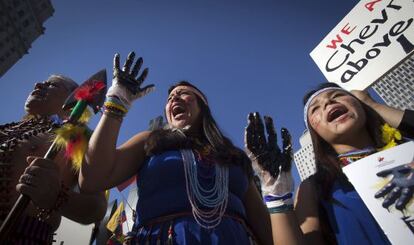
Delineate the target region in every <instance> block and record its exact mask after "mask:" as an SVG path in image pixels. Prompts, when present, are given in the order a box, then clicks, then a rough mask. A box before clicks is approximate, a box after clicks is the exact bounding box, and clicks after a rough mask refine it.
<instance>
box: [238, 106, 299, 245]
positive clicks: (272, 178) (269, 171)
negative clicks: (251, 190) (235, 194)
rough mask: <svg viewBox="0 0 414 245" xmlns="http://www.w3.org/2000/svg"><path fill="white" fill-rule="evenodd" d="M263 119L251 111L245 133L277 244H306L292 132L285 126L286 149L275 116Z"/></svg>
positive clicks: (283, 137)
mask: <svg viewBox="0 0 414 245" xmlns="http://www.w3.org/2000/svg"><path fill="white" fill-rule="evenodd" d="M265 124H266V131H267V134H268V137H267V141H266V137H265V129H264V125H263V122H262V120H261V118H260V115H259V114H258V113H250V114H249V118H248V125H247V127H246V132H245V144H246V148H247V151H248V152H249V157H250V159H251V160H252V162H253V168H254V169H255V171H256V172H257V174H258V176H259V178H260V181H261V189H262V195H263V199H264V201H265V203H266V206H267V209H268V212H269V213H270V220H271V224H272V234H273V241H274V244H303V243H304V240H303V234H302V232H301V230H300V227H299V225H298V223H297V220H296V216H295V213H294V211H293V198H292V192H293V187H294V185H293V179H292V175H291V161H292V145H291V138H290V134H289V132H288V131H287V130H286V129H282V130H281V131H282V139H283V151H281V150H280V149H279V147H278V145H277V135H276V131H275V129H274V126H273V120H272V118H271V117H265Z"/></svg>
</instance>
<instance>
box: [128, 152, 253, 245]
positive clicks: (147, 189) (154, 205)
mask: <svg viewBox="0 0 414 245" xmlns="http://www.w3.org/2000/svg"><path fill="white" fill-rule="evenodd" d="M197 168H198V171H199V178H198V179H199V181H200V182H201V184H202V185H204V186H209V185H210V184H212V182H213V180H214V174H215V170H214V169H215V168H214V167H212V165H208V164H205V163H203V162H200V161H198V162H197ZM137 185H138V196H139V199H138V202H137V208H136V211H137V216H136V220H135V223H134V228H133V234H132V235H133V236H134V239H133V242H132V244H135V243H137V244H166V242H167V241H170V242H171V241H172V242H173V243H174V244H236V243H237V244H250V237H249V235H248V232H247V230H246V228H245V226H244V225H243V222H240V220H245V218H246V213H245V209H244V206H243V203H242V198H243V196H244V194H245V193H246V191H247V186H248V178H247V175H246V174H245V173H244V172H243V170H242V169H241V167H238V166H230V167H229V194H228V204H227V209H226V213H225V216H224V217H223V218H222V220H221V222H220V224H219V225H218V226H217V227H215V228H213V229H205V228H202V227H201V226H200V225H198V224H197V223H196V221H195V220H194V218H193V216H192V214H191V206H190V202H189V200H188V197H187V191H186V183H185V175H184V167H183V161H182V156H181V153H180V151H166V152H164V153H162V154H159V155H155V156H152V157H151V158H150V159H149V160H148V161H147V162H146V163H145V164H144V166H143V167H142V168H141V170H140V171H139V173H138V178H137ZM235 217H237V218H240V219H237V218H235ZM169 235H170V237H172V239H171V238H170V239H169Z"/></svg>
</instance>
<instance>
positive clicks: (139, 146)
mask: <svg viewBox="0 0 414 245" xmlns="http://www.w3.org/2000/svg"><path fill="white" fill-rule="evenodd" d="M142 65H143V60H142V58H138V59H135V54H134V53H133V52H131V53H130V54H129V55H128V57H127V58H126V61H125V63H124V65H123V67H121V66H120V56H119V55H118V54H117V55H115V58H114V69H113V80H112V85H111V86H110V88H109V89H108V91H107V94H106V100H105V103H104V106H103V108H102V111H103V114H102V117H101V119H100V121H99V123H98V125H97V127H96V128H95V130H94V132H93V134H92V136H91V138H90V140H89V145H88V148H87V151H86V154H85V156H84V160H83V162H82V166H81V168H80V170H79V171H74V170H73V168H72V166H71V163H70V161H68V160H67V159H66V158H65V157H64V156H63V154H61V155H59V156H58V157H57V158H56V159H55V160H53V161H52V160H47V159H44V158H42V156H43V155H44V153H45V152H46V150H47V148H48V146H49V145H50V142H51V141H50V138H51V137H53V129H54V128H56V127H59V125H61V124H62V122H64V119H65V117H67V116H68V114H67V112H66V111H63V110H62V108H61V107H62V105H63V103H64V99H65V98H66V97H67V96H68V95H69V94H70V93H71V92H72V91H73V90H74V89H75V88H76V87H77V84H76V83H75V82H73V81H72V80H71V79H69V78H67V77H64V76H61V75H52V76H51V77H49V78H48V79H47V80H46V81H45V82H43V83H36V84H35V88H34V90H33V92H32V93H31V94H30V95H29V97H28V99H27V101H26V104H25V110H26V112H27V114H26V115H25V116H24V118H23V119H22V120H20V121H18V122H13V123H8V124H4V125H1V126H0V139H1V141H0V143H1V144H0V145H1V146H0V147H1V155H0V156H1V159H0V162H1V166H0V167H1V168H0V174H1V176H0V181H1V186H2V191H1V192H0V195H1V196H0V197H1V198H0V204H1V207H2V209H1V212H0V215H1V217H0V220H1V221H2V220H4V219H5V217H6V215H7V214H8V212H9V211H10V209H11V206H12V204H13V203H14V201H15V200H16V199H17V196H18V194H19V193H22V194H25V195H27V196H29V197H30V198H31V205H30V206H29V207H28V208H27V209H26V211H25V214H24V216H23V218H22V219H21V220H20V221H19V222H18V226H17V227H18V228H17V229H16V230H14V231H13V233H12V234H11V235H10V236H9V238H8V239H7V242H5V244H26V243H25V242H27V244H51V243H52V238H53V232H54V231H55V230H56V229H57V227H58V226H59V221H60V218H61V216H65V217H67V218H69V219H72V220H74V221H76V222H79V223H83V224H87V223H94V222H97V221H99V220H100V219H102V217H103V215H104V214H105V210H106V205H107V203H106V199H105V197H104V194H103V192H104V191H105V190H108V189H110V188H112V187H115V186H118V185H119V184H121V183H123V182H124V181H126V180H128V179H130V178H131V177H133V176H134V175H136V176H137V183H136V184H137V186H138V196H139V199H138V202H137V206H136V212H137V213H136V217H135V220H134V225H133V227H132V229H131V231H130V232H128V234H127V236H126V238H125V240H124V243H125V244H390V242H389V240H388V239H387V236H386V235H385V233H384V231H383V230H382V229H381V228H380V226H379V225H378V223H377V222H376V221H375V219H374V217H373V216H372V214H371V213H370V212H369V210H368V208H367V206H366V205H365V204H364V202H363V201H362V199H361V197H360V196H359V195H358V193H357V192H356V191H355V189H354V187H353V185H352V184H351V183H350V182H349V181H348V179H347V177H346V176H345V174H344V173H343V171H342V168H343V167H344V166H347V165H348V164H352V162H354V161H357V160H359V159H362V158H364V157H366V156H369V155H371V154H373V153H376V152H378V151H381V150H383V149H386V148H389V147H392V146H394V145H398V144H401V143H404V142H407V141H409V140H410V137H411V138H413V137H414V111H412V110H408V109H407V110H405V111H402V110H399V109H395V108H391V107H389V106H386V105H384V104H381V103H377V102H375V101H374V100H373V99H372V98H371V97H370V96H369V95H368V94H367V93H366V92H363V91H351V92H349V91H346V90H344V89H342V88H341V87H339V86H338V85H336V84H332V83H323V84H320V85H319V87H317V88H316V89H314V90H312V91H310V92H309V93H308V94H306V95H305V97H304V100H303V102H304V123H305V126H306V128H307V130H308V131H309V132H310V135H311V138H312V144H313V147H314V152H315V160H316V161H315V162H316V167H317V171H316V173H315V174H314V175H312V176H311V177H310V178H308V179H306V180H305V181H303V182H302V183H301V184H300V186H299V188H298V190H297V191H296V197H294V194H293V193H294V191H295V190H294V184H293V178H292V174H291V165H292V144H291V136H290V134H289V132H288V130H287V129H285V128H282V129H281V138H282V147H281V148H280V147H279V146H278V144H277V134H276V130H275V128H274V125H273V120H272V118H271V117H268V116H265V117H264V120H263V119H262V117H261V116H260V114H259V113H258V112H254V113H249V115H248V121H247V126H246V130H245V132H244V134H245V148H244V149H240V148H238V147H237V146H235V145H234V144H233V143H232V141H231V140H230V139H229V138H227V137H226V136H225V135H224V134H223V132H222V131H221V130H220V127H219V126H218V124H217V122H216V120H215V119H214V117H213V116H212V113H211V111H210V107H209V102H208V99H207V97H206V96H205V94H204V93H203V92H202V91H201V90H199V89H198V88H197V87H196V86H195V85H194V84H192V83H190V82H188V81H179V82H177V83H176V84H174V85H173V86H171V87H170V89H169V90H168V93H167V100H166V104H165V108H164V112H165V118H166V119H167V124H166V125H164V126H163V127H160V128H157V129H154V130H151V131H144V132H141V133H138V134H136V135H134V136H132V137H131V138H130V139H129V140H128V141H126V142H125V143H123V144H121V145H120V146H119V147H117V140H118V135H119V131H120V128H121V125H122V121H123V118H124V117H125V116H127V114H128V111H129V109H130V108H131V106H132V105H133V103H134V102H135V101H136V100H137V99H139V98H141V97H143V96H145V95H147V94H148V93H150V92H151V91H152V90H153V88H154V85H152V84H151V85H147V86H143V83H144V81H145V79H146V77H147V75H148V69H144V70H143V71H142V72H140V70H141V67H142ZM386 130H387V132H389V131H392V132H394V133H393V134H392V137H388V138H385V137H383V136H384V132H385V131H386ZM241 133H242V132H241ZM373 174H374V173H373ZM413 175H414V170H413V168H411V169H408V172H406V174H405V175H404V176H402V178H400V179H399V181H398V182H395V181H394V182H393V180H391V181H390V183H388V184H387V185H386V186H385V189H382V190H381V191H380V192H379V193H378V196H380V197H383V196H384V197H385V198H384V203H383V205H384V207H389V206H391V205H395V207H396V208H397V209H399V210H403V209H404V208H405V207H406V206H407V205H409V201H410V199H411V198H412V195H413V192H414V178H413ZM2 242H3V241H2Z"/></svg>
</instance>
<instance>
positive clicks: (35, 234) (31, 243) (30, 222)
mask: <svg viewBox="0 0 414 245" xmlns="http://www.w3.org/2000/svg"><path fill="white" fill-rule="evenodd" d="M52 241H53V230H52V227H51V226H50V225H49V224H47V223H46V222H42V221H39V220H38V219H36V218H34V217H30V216H24V217H23V218H22V221H21V222H19V224H18V225H17V228H16V230H15V232H14V233H13V234H12V237H11V238H10V239H9V241H7V243H4V244H10V245H12V244H13V245H20V244H21V245H45V244H52Z"/></svg>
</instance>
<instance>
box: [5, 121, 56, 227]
mask: <svg viewBox="0 0 414 245" xmlns="http://www.w3.org/2000/svg"><path fill="white" fill-rule="evenodd" d="M57 124H58V121H57V117H52V118H48V117H31V118H28V119H25V120H22V121H20V122H12V123H6V124H3V125H0V219H4V218H5V217H6V216H7V214H8V211H9V210H10V208H11V207H10V203H9V202H10V199H11V191H10V190H12V189H13V187H12V186H10V185H11V183H12V179H11V176H12V163H11V161H12V159H13V153H14V152H15V150H16V148H17V147H18V146H19V145H20V143H22V142H23V141H24V140H29V139H30V138H31V137H32V136H36V135H38V134H41V133H45V132H47V131H49V130H51V129H53V128H54V126H55V125H57Z"/></svg>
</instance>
